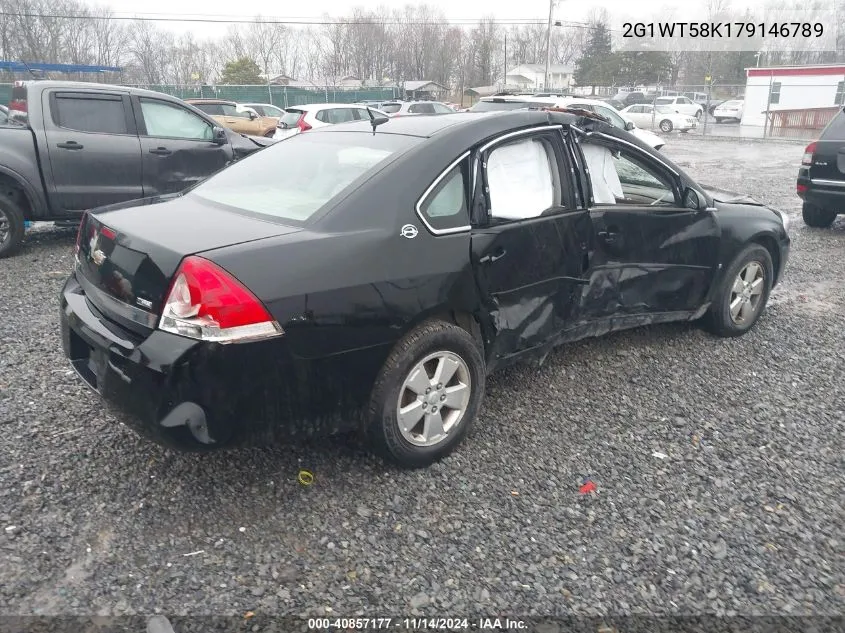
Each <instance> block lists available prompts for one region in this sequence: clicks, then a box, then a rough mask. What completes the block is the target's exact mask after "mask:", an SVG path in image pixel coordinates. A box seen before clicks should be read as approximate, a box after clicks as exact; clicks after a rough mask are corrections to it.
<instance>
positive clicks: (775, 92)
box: [769, 81, 780, 104]
mask: <svg viewBox="0 0 845 633" xmlns="http://www.w3.org/2000/svg"><path fill="white" fill-rule="evenodd" d="M769 103H770V104H772V103H780V82H779V81H776V82H774V83H773V84H772V90H771V92H770V93H769Z"/></svg>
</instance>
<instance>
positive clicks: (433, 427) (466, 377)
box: [368, 321, 486, 468]
mask: <svg viewBox="0 0 845 633" xmlns="http://www.w3.org/2000/svg"><path fill="white" fill-rule="evenodd" d="M446 370H448V371H451V373H448V372H447V373H446V374H444V375H446V376H447V378H448V379H447V380H445V381H444V380H440V381H438V377H439V376H440V375H441V373H442V372H444V371H446ZM485 378H486V374H485V369H484V358H483V356H482V353H481V349H480V346H479V344H478V342H477V341H476V340H475V339H474V338H473V337H472V335H470V334H469V333H468V332H466V331H465V330H463V329H462V328H460V327H458V326H457V325H454V324H452V323H447V322H445V321H430V322H428V323H424V324H422V325H420V326H419V327H418V328H417V329H415V330H413V331H411V332H410V333H408V334H407V335H406V336H405V337H404V338H403V339H402V340H401V341H399V342H398V343H397V344H396V346H395V347H394V348H393V351H392V352H391V353H390V356H388V358H387V360H386V361H385V363H384V366H383V367H382V369H381V372H380V373H379V377H378V379H377V380H376V383H375V385H374V386H373V391H372V396H371V398H370V408H369V416H368V418H369V428H368V435H369V439H370V442H371V444H372V446H373V449H374V451H375V452H377V453H379V454H380V455H382V456H383V457H385V458H386V459H388V460H390V461H392V462H394V463H395V464H397V465H398V466H401V467H403V468H422V467H425V466H429V465H430V464H432V463H434V462H436V461H438V460H439V459H441V458H443V457H445V456H446V455H448V454H449V453H451V452H452V451H453V450H454V449H455V447H457V445H458V444H459V443H460V442H461V440H463V439H464V437H466V434H467V432H468V431H469V428H470V425H471V424H472V422H473V420H474V419H475V416H476V414H477V413H478V410H479V409H480V408H481V403H482V401H483V400H484V384H485ZM464 389H466V391H464ZM400 409H402V410H403V411H405V412H406V413H405V414H404V415H403V416H401V417H402V419H401V420H400ZM432 410H434V413H432Z"/></svg>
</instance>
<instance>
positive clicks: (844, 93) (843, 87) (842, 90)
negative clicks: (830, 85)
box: [833, 81, 845, 105]
mask: <svg viewBox="0 0 845 633" xmlns="http://www.w3.org/2000/svg"><path fill="white" fill-rule="evenodd" d="M843 104H845V81H840V82H839V83H838V84H836V95H835V96H834V98H833V105H843Z"/></svg>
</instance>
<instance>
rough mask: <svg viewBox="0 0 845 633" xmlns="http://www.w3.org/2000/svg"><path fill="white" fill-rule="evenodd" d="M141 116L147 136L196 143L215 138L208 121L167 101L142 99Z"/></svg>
mask: <svg viewBox="0 0 845 633" xmlns="http://www.w3.org/2000/svg"><path fill="white" fill-rule="evenodd" d="M141 114H142V115H143V117H144V124H145V125H146V127H147V136H158V137H164V138H184V139H190V140H196V141H210V140H211V139H212V136H213V131H212V127H211V125H209V124H208V122H207V121H205V120H203V119H201V118H200V117H198V116H197V115H196V114H194V113H193V112H190V111H188V110H186V109H185V108H181V107H179V106H178V105H175V104H172V103H168V102H166V101H157V100H155V99H143V98H142V99H141Z"/></svg>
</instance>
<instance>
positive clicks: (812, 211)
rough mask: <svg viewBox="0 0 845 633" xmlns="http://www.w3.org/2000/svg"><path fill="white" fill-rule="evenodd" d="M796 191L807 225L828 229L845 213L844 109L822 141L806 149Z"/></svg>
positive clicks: (824, 131) (829, 124)
mask: <svg viewBox="0 0 845 633" xmlns="http://www.w3.org/2000/svg"><path fill="white" fill-rule="evenodd" d="M797 192H798V196H799V197H800V198H801V199H802V200H803V201H804V208H803V215H804V222H805V223H806V224H807V225H808V226H817V227H828V226H830V225H831V224H833V221H834V220H835V219H836V216H837V215H838V214H840V213H845V110H842V109H840V110H839V112H838V113H837V114H836V116H834V117H833V119H831V121H830V123H828V124H827V127H825V129H824V130H822V133H821V136H819V140H817V141H813V142H812V143H810V144H809V145H807V149H805V150H804V158H802V159H801V168H800V169H799V170H798V186H797Z"/></svg>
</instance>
